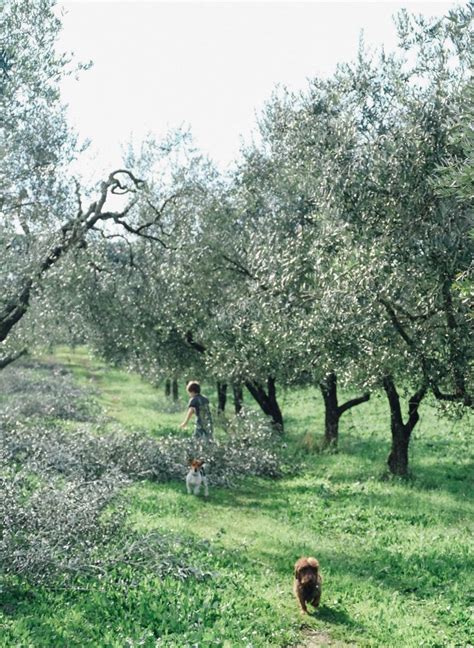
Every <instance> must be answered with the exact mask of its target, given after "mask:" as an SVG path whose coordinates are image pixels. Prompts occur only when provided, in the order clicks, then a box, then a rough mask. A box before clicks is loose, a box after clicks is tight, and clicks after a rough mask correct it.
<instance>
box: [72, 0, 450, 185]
mask: <svg viewBox="0 0 474 648" xmlns="http://www.w3.org/2000/svg"><path fill="white" fill-rule="evenodd" d="M456 4H457V3H455V2H444V1H440V2H436V1H435V2H433V1H425V2H384V1H380V0H379V1H377V2H336V1H333V2H266V1H260V2H197V1H195V2H180V1H177V0H175V1H174V2H137V1H130V2H112V1H107V2H89V1H85V0H82V1H77V0H76V1H69V2H62V3H60V6H61V7H62V8H63V9H64V11H65V15H64V17H63V24H64V29H63V34H62V37H61V41H60V47H61V48H63V49H66V50H72V51H74V52H75V54H76V56H77V59H78V60H81V61H88V60H92V61H93V62H94V65H93V67H92V69H91V70H89V71H87V72H84V73H83V74H82V75H81V76H80V79H79V81H74V80H73V79H69V80H67V81H65V82H64V84H63V98H64V100H65V101H66V102H67V103H68V104H69V114H70V120H71V122H72V124H73V125H74V126H75V128H76V129H77V130H78V131H79V134H80V136H81V137H82V138H90V139H91V140H92V147H91V149H90V152H89V154H88V155H89V168H90V170H93V171H94V173H97V172H103V171H105V170H107V171H110V169H111V167H116V165H117V164H119V163H120V160H121V154H120V144H121V143H125V142H127V141H129V140H130V139H131V138H132V137H133V138H134V139H135V140H140V139H141V138H142V137H143V136H144V135H145V134H146V133H147V132H148V131H152V132H154V133H156V135H157V136H161V135H163V134H165V133H166V131H167V130H168V129H169V128H175V127H178V126H180V125H185V126H189V127H190V128H191V130H192V132H193V135H194V137H195V140H196V143H197V145H198V146H199V147H200V148H201V149H202V150H203V151H205V152H206V153H208V154H209V155H210V156H211V157H212V158H213V159H214V160H215V161H216V162H217V163H218V164H219V165H220V166H221V167H223V168H224V167H225V166H226V165H227V164H228V163H229V162H230V161H231V160H232V159H233V158H235V157H236V156H237V154H238V151H239V146H240V138H241V136H242V137H244V139H248V138H249V135H250V133H251V131H252V129H253V128H254V126H255V115H256V113H258V112H259V111H260V109H261V108H262V106H263V104H264V102H265V100H266V99H268V97H269V96H270V94H271V92H272V89H273V88H274V87H275V85H276V84H283V85H287V86H288V87H290V88H291V89H299V88H303V87H305V84H306V79H307V78H310V77H314V76H316V75H328V74H330V73H331V72H332V71H333V70H334V68H335V66H336V64H337V63H338V62H343V61H347V60H350V59H352V58H353V57H354V56H355V53H356V51H357V47H358V41H359V35H360V31H361V30H364V34H365V42H366V43H367V44H369V45H371V46H374V47H378V46H381V45H384V46H385V48H386V50H390V49H393V48H394V46H395V43H396V37H395V29H394V26H393V21H392V19H391V16H392V15H393V14H394V13H395V12H396V11H397V10H399V9H400V8H402V7H406V8H408V9H409V10H411V11H414V12H416V13H423V14H425V15H441V14H443V13H445V12H446V11H447V10H448V9H449V8H450V7H453V6H455V5H456Z"/></svg>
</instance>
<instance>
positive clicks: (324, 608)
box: [311, 605, 364, 630]
mask: <svg viewBox="0 0 474 648" xmlns="http://www.w3.org/2000/svg"><path fill="white" fill-rule="evenodd" d="M311 616H313V617H315V618H317V619H319V620H320V621H325V622H326V623H330V624H333V625H344V626H346V627H347V628H352V629H357V630H362V629H363V628H364V626H363V625H362V624H361V623H359V622H358V621H354V619H353V618H352V617H350V616H349V615H348V614H347V612H346V611H345V610H344V609H342V608H339V607H338V608H335V607H330V606H329V605H321V606H320V607H319V608H318V609H317V610H315V611H314V612H313V613H312V614H311Z"/></svg>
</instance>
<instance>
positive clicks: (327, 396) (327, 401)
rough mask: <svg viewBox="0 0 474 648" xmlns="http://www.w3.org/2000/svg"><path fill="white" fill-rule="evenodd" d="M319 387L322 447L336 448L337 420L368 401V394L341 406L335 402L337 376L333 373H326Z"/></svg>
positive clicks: (337, 437)
mask: <svg viewBox="0 0 474 648" xmlns="http://www.w3.org/2000/svg"><path fill="white" fill-rule="evenodd" d="M319 387H320V389H321V393H322V395H323V399H324V407H325V416H324V438H323V447H326V448H328V447H337V444H338V441H339V419H340V418H341V416H342V415H343V414H344V412H346V411H347V410H349V409H351V408H352V407H356V405H360V404H361V403H365V402H366V401H368V400H369V399H370V394H363V395H362V396H359V397H358V398H352V399H351V400H348V401H346V402H345V403H343V404H342V405H339V404H338V401H337V376H336V374H335V373H333V372H331V373H328V374H327V375H326V376H325V377H324V379H323V380H322V381H321V382H320V384H319Z"/></svg>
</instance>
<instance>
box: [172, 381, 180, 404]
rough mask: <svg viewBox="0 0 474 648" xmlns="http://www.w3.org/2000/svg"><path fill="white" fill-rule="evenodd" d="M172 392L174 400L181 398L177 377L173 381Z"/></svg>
mask: <svg viewBox="0 0 474 648" xmlns="http://www.w3.org/2000/svg"><path fill="white" fill-rule="evenodd" d="M171 393H172V397H173V400H174V401H177V400H178V398H179V394H178V381H177V380H176V378H173V382H172V383H171Z"/></svg>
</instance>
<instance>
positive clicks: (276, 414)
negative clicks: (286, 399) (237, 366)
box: [245, 376, 283, 432]
mask: <svg viewBox="0 0 474 648" xmlns="http://www.w3.org/2000/svg"><path fill="white" fill-rule="evenodd" d="M245 386H246V387H247V389H248V390H249V392H250V393H251V394H252V396H253V397H254V398H255V400H256V401H257V403H258V404H259V405H260V407H261V408H262V410H263V412H264V413H265V414H266V415H267V416H270V417H271V419H272V423H273V425H274V426H275V427H276V428H278V430H279V431H280V432H283V416H282V413H281V410H280V406H279V405H278V401H277V398H276V386H275V378H273V377H272V376H269V377H268V379H267V390H266V391H265V388H264V387H263V385H262V384H261V383H258V382H256V381H246V382H245Z"/></svg>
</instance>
